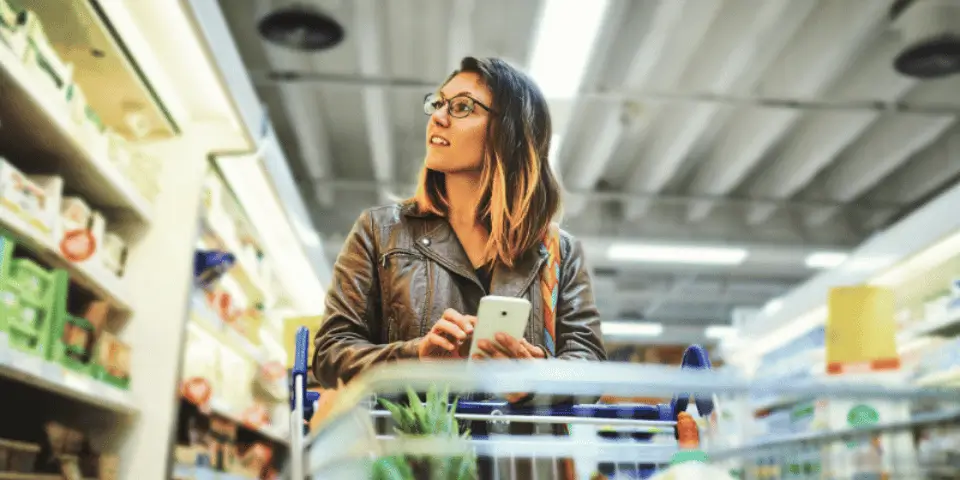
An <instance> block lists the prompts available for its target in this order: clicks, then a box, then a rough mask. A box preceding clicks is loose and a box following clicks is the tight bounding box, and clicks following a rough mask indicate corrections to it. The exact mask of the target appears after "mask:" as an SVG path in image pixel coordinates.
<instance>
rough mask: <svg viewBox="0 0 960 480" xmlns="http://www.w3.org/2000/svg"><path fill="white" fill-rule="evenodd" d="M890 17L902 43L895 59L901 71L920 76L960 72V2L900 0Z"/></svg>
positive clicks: (951, 0)
mask: <svg viewBox="0 0 960 480" xmlns="http://www.w3.org/2000/svg"><path fill="white" fill-rule="evenodd" d="M890 16H891V20H892V23H893V28H894V29H895V30H897V31H899V32H900V34H901V36H902V42H903V48H902V49H901V51H900V53H899V54H898V55H897V56H896V58H895V59H894V61H893V66H894V68H895V69H896V70H897V71H898V72H900V73H901V74H903V75H906V76H908V77H915V78H921V79H933V78H941V77H946V76H949V75H953V74H956V73H958V72H960V2H958V1H957V0H897V1H896V2H894V4H893V7H892V8H891V11H890Z"/></svg>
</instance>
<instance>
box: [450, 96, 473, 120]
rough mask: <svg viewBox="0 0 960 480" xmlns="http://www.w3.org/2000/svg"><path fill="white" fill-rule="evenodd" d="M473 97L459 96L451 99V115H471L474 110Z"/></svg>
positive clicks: (460, 116)
mask: <svg viewBox="0 0 960 480" xmlns="http://www.w3.org/2000/svg"><path fill="white" fill-rule="evenodd" d="M473 106H474V105H473V99H472V98H470V97H457V98H454V99H452V100H450V115H453V116H454V117H458V118H463V117H466V116H467V115H470V112H472V111H473Z"/></svg>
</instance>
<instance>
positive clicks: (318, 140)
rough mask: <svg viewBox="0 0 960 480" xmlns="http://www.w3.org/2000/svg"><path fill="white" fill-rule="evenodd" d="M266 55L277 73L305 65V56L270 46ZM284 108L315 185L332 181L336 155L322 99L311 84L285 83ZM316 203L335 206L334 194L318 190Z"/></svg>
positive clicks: (281, 92)
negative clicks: (315, 182) (321, 103)
mask: <svg viewBox="0 0 960 480" xmlns="http://www.w3.org/2000/svg"><path fill="white" fill-rule="evenodd" d="M264 53H265V54H266V57H267V61H268V62H270V64H271V66H272V67H273V68H275V69H288V68H297V67H298V66H299V65H300V64H301V63H303V62H304V58H305V57H303V56H302V55H299V54H296V53H293V52H291V51H290V50H287V49H284V48H281V47H276V46H273V45H269V44H266V45H265V46H264ZM277 88H278V90H279V93H280V98H281V99H282V101H283V107H284V109H285V110H286V111H287V115H288V116H289V118H290V125H291V127H292V128H293V131H294V135H295V137H296V142H297V149H298V151H299V152H300V157H301V160H302V161H303V164H304V167H305V168H306V169H307V174H308V175H309V176H310V179H311V180H312V181H323V180H329V179H330V178H332V176H333V171H332V170H333V154H332V152H331V148H330V140H329V138H328V137H327V129H326V127H325V125H324V124H323V116H322V114H321V112H322V110H321V108H322V106H321V105H320V100H319V97H320V96H319V95H318V92H317V90H316V89H314V88H312V87H311V86H310V85H307V84H297V83H282V84H280V85H279V86H278V87H277ZM315 196H316V201H317V203H319V204H320V206H322V207H330V206H331V205H333V200H334V192H333V190H331V189H323V188H318V189H316V191H315Z"/></svg>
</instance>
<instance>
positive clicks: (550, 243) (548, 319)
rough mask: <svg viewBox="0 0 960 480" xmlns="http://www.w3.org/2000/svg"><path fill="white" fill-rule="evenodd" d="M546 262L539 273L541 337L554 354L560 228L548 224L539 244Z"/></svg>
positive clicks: (558, 284)
mask: <svg viewBox="0 0 960 480" xmlns="http://www.w3.org/2000/svg"><path fill="white" fill-rule="evenodd" d="M541 250H543V251H544V252H545V253H546V254H547V262H546V263H545V264H544V265H543V272H542V273H541V275H540V278H541V280H540V293H541V295H542V297H543V339H544V344H545V345H546V347H547V350H548V351H549V353H550V356H555V355H556V334H557V322H556V320H557V299H558V297H559V294H560V229H559V228H557V226H556V225H554V224H551V225H550V231H549V232H548V233H547V238H545V239H544V240H543V244H542V246H541Z"/></svg>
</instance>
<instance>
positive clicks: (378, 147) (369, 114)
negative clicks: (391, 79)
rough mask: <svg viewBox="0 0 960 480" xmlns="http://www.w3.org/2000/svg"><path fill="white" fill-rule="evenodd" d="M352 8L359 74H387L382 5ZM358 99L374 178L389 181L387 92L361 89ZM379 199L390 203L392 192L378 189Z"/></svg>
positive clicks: (368, 0) (364, 0)
mask: <svg viewBox="0 0 960 480" xmlns="http://www.w3.org/2000/svg"><path fill="white" fill-rule="evenodd" d="M353 6H354V13H353V18H354V22H353V23H354V25H353V28H354V31H355V34H354V37H355V38H356V42H357V59H358V61H359V65H360V74H361V75H365V76H372V77H377V76H382V75H384V74H385V73H386V72H385V71H384V70H385V68H384V63H383V38H382V37H381V36H380V35H381V32H382V31H383V30H384V29H383V28H382V27H381V25H382V23H383V18H382V15H381V9H382V8H383V4H382V2H379V1H377V0H356V1H354V2H353ZM361 96H362V98H363V112H364V118H365V119H366V125H367V145H368V146H369V148H370V157H371V161H372V162H373V176H374V178H375V179H376V180H377V181H378V182H387V183H389V182H392V181H393V178H394V165H395V164H394V160H393V157H394V154H395V149H394V138H393V128H392V126H391V118H392V117H391V116H390V105H391V101H390V100H391V99H390V97H389V95H388V94H387V89H386V88H385V87H383V86H377V85H370V86H365V87H363V90H362V92H361ZM378 197H379V202H380V203H390V202H392V201H393V198H392V195H391V192H390V191H389V190H387V189H386V188H381V189H380V190H379V192H378Z"/></svg>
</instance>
